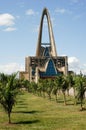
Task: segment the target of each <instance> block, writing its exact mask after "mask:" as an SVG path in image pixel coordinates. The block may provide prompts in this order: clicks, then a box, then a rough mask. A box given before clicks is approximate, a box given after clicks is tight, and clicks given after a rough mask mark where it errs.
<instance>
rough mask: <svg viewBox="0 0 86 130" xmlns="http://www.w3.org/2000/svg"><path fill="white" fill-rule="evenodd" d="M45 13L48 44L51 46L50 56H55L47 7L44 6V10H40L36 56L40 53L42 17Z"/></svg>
mask: <svg viewBox="0 0 86 130" xmlns="http://www.w3.org/2000/svg"><path fill="white" fill-rule="evenodd" d="M45 15H46V18H47V23H48V32H49V40H50V46H51V52H50V53H51V56H57V53H56V47H55V40H54V35H53V30H52V24H51V20H50V15H49V12H48V10H47V8H44V10H43V12H42V16H41V21H40V28H39V35H38V43H37V50H36V56H40V53H41V52H40V50H41V49H40V48H41V41H42V28H43V19H44V16H45Z"/></svg>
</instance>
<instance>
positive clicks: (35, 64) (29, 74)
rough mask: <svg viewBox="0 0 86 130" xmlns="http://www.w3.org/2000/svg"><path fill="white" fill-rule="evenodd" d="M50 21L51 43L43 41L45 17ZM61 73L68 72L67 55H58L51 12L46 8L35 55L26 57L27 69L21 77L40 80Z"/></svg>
mask: <svg viewBox="0 0 86 130" xmlns="http://www.w3.org/2000/svg"><path fill="white" fill-rule="evenodd" d="M44 16H46V19H47V23H48V33H49V43H47V42H46V43H42V31H43V19H44ZM60 74H64V75H67V74H68V58H67V56H58V55H57V51H56V46H55V40H54V35H53V30H52V24H51V20H50V15H49V12H48V10H47V9H46V8H44V10H43V12H42V16H41V21H40V27H39V35H38V43H37V48H36V55H35V56H28V57H26V58H25V71H22V72H20V79H22V78H25V79H27V80H29V81H30V82H32V81H34V82H36V83H37V82H38V79H39V78H42V79H45V78H52V79H53V78H55V77H56V76H59V75H60Z"/></svg>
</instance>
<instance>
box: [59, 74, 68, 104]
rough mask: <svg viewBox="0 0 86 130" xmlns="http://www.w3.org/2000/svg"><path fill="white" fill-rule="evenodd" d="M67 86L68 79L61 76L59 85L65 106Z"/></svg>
mask: <svg viewBox="0 0 86 130" xmlns="http://www.w3.org/2000/svg"><path fill="white" fill-rule="evenodd" d="M68 86H69V82H68V78H67V76H64V75H63V76H62V83H61V90H62V93H63V96H64V105H66V94H65V92H66V90H67V89H68Z"/></svg>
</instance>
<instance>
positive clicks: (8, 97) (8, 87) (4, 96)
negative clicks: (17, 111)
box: [0, 74, 18, 123]
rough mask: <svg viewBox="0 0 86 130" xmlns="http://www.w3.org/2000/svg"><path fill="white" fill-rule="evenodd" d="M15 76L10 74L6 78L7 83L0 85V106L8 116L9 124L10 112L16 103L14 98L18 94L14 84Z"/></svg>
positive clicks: (16, 85) (16, 86)
mask: <svg viewBox="0 0 86 130" xmlns="http://www.w3.org/2000/svg"><path fill="white" fill-rule="evenodd" d="M16 75H17V74H12V75H11V76H7V79H8V80H7V82H6V83H4V81H3V82H1V83H0V104H1V105H2V106H3V108H4V110H5V111H6V113H7V114H8V119H9V123H11V117H10V115H11V112H12V108H13V106H14V104H15V102H16V96H17V94H18V84H17V83H16V81H17V80H16Z"/></svg>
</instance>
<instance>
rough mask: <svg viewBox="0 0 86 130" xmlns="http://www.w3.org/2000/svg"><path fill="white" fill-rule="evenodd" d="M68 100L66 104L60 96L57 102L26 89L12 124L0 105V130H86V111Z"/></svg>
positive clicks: (15, 111) (12, 115) (13, 112)
mask: <svg viewBox="0 0 86 130" xmlns="http://www.w3.org/2000/svg"><path fill="white" fill-rule="evenodd" d="M68 100H69V101H68V104H69V105H66V106H64V104H63V101H62V99H60V97H59V100H58V103H56V102H55V101H53V99H52V100H51V101H49V100H48V99H47V98H42V97H38V96H36V95H33V94H30V93H28V92H26V91H24V92H22V94H20V95H19V96H18V99H17V104H16V105H15V106H14V108H13V111H12V114H11V119H12V124H8V117H7V114H6V113H5V112H4V110H3V109H2V108H1V106H0V130H86V111H79V108H80V105H77V106H75V105H72V103H73V102H72V101H71V98H69V99H68Z"/></svg>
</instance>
